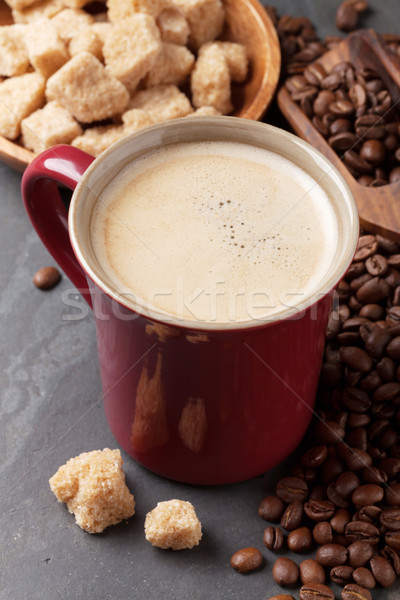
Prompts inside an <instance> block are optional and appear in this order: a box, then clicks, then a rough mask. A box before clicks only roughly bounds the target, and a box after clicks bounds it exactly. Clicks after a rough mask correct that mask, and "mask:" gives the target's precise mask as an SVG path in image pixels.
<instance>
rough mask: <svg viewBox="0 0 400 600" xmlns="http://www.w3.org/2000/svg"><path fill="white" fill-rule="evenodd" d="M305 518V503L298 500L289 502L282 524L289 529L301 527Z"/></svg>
mask: <svg viewBox="0 0 400 600" xmlns="http://www.w3.org/2000/svg"><path fill="white" fill-rule="evenodd" d="M302 518H303V504H302V503H301V502H299V501H298V500H296V501H295V502H292V503H291V504H289V505H288V506H287V508H286V510H285V512H284V513H283V515H282V518H281V526H282V527H283V528H284V529H287V530H288V531H292V530H293V529H297V528H298V527H300V524H301V521H302Z"/></svg>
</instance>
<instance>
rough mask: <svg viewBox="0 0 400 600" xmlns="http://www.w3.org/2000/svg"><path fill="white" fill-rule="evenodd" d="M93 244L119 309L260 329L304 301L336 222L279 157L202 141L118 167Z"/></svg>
mask: <svg viewBox="0 0 400 600" xmlns="http://www.w3.org/2000/svg"><path fill="white" fill-rule="evenodd" d="M90 235H91V243H92V247H93V250H94V254H95V256H96V258H97V262H98V264H99V265H100V267H101V269H102V270H103V271H104V274H105V277H106V278H107V279H108V280H109V282H110V285H111V287H113V289H114V290H115V291H116V292H117V293H120V294H121V296H122V297H123V298H124V299H125V300H127V301H129V299H130V300H131V301H132V302H134V303H135V304H139V305H143V306H146V307H147V309H148V310H149V311H151V312H152V313H153V314H155V315H157V314H159V315H162V318H163V319H167V320H168V318H169V317H173V318H174V319H180V320H185V319H191V320H194V321H198V322H199V324H200V325H201V324H202V323H207V322H214V323H232V322H244V321H251V320H252V319H254V320H257V321H260V320H261V321H262V320H268V319H271V318H274V317H276V316H277V315H278V314H279V313H281V312H282V311H285V310H287V309H288V308H291V307H296V305H297V304H298V303H299V302H304V301H305V300H307V299H309V298H310V297H311V296H312V295H313V294H315V293H316V291H317V290H321V282H322V283H323V282H324V281H325V280H327V277H328V275H329V274H330V271H331V269H332V266H333V263H334V260H335V254H336V251H337V245H338V223H337V217H336V214H335V210H334V207H333V205H332V202H331V201H330V200H329V198H328V195H327V193H326V191H325V190H324V189H323V188H322V187H321V185H320V184H319V183H318V182H317V181H316V180H315V179H313V178H312V177H311V176H310V175H308V174H307V173H306V172H305V171H304V170H302V169H301V168H300V167H299V166H297V165H296V164H294V163H293V162H291V161H290V160H289V159H288V158H285V157H283V156H281V155H279V154H277V153H274V152H272V151H270V150H266V149H263V148H257V147H254V146H251V145H249V144H244V143H240V142H238V143H234V142H221V141H212V142H205V141H203V142H201V141H200V142H194V143H190V142H189V143H181V144H170V145H167V146H165V147H163V148H160V149H157V150H154V151H151V152H149V153H146V154H144V155H143V156H142V157H140V159H138V160H136V161H135V162H134V163H133V164H130V165H128V166H126V167H125V168H124V169H122V170H121V171H120V172H119V173H118V174H117V175H116V176H114V177H113V179H112V181H111V182H110V183H109V184H108V185H107V186H106V187H105V188H104V189H103V190H102V192H101V194H100V196H99V199H98V201H97V202H96V204H95V206H94V210H93V214H92V218H91V224H90ZM322 289H323V285H322Z"/></svg>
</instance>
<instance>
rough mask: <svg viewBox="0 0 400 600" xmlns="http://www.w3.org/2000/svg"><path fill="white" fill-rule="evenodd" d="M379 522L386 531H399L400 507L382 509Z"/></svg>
mask: <svg viewBox="0 0 400 600" xmlns="http://www.w3.org/2000/svg"><path fill="white" fill-rule="evenodd" d="M379 520H380V523H381V525H383V526H384V527H385V528H386V529H387V530H388V531H400V506H393V507H391V508H384V509H383V510H382V512H381V513H380V516H379Z"/></svg>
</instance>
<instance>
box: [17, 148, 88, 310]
mask: <svg viewBox="0 0 400 600" xmlns="http://www.w3.org/2000/svg"><path fill="white" fill-rule="evenodd" d="M93 161H94V157H93V156H90V155H89V154H87V153H86V152H83V151H82V150H79V149H78V148H74V147H73V146H67V145H59V146H53V147H52V148H50V149H49V150H45V151H44V152H42V153H41V154H39V156H37V157H36V158H35V159H34V160H33V161H32V162H31V163H30V164H29V165H28V166H27V168H26V169H25V172H24V174H23V176H22V181H21V193H22V199H23V201H24V205H25V210H26V212H27V213H28V216H29V218H30V220H31V222H32V224H33V227H34V228H35V229H36V232H37V234H38V235H39V237H40V239H41V241H42V242H43V244H44V245H45V246H46V248H47V250H48V251H49V252H50V254H51V255H52V256H53V258H54V259H55V260H56V262H57V263H58V264H59V266H60V267H61V268H62V270H63V271H64V273H65V274H66V275H67V277H69V279H70V280H71V281H72V283H73V284H74V285H75V286H76V287H77V288H78V290H79V291H80V293H81V294H82V296H83V298H84V299H85V300H86V302H87V303H88V304H89V306H90V307H92V300H91V296H90V292H89V290H88V285H87V281H86V275H85V272H84V270H83V269H82V267H81V266H80V264H79V263H78V261H77V259H76V257H75V254H74V252H73V250H72V246H71V242H70V239H69V233H68V211H67V209H66V208H65V206H64V204H63V202H62V200H61V196H60V193H59V191H58V188H57V184H62V185H65V186H66V187H68V188H69V189H70V190H74V189H75V188H76V186H77V184H78V182H79V180H80V179H81V177H82V175H83V173H84V172H85V171H86V169H87V168H88V167H89V165H90V164H91V163H92V162H93Z"/></svg>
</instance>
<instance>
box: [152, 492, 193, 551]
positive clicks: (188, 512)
mask: <svg viewBox="0 0 400 600" xmlns="http://www.w3.org/2000/svg"><path fill="white" fill-rule="evenodd" d="M144 530H145V535H146V540H148V541H149V542H150V543H151V544H152V545H153V546H157V547H158V548H163V549H167V548H172V550H183V549H184V548H193V547H194V546H197V545H198V544H199V542H200V540H201V536H202V532H201V523H200V521H199V519H198V518H197V515H196V512H195V510H194V507H193V505H192V504H191V503H190V502H185V501H184V500H167V501H165V502H158V504H157V506H156V507H155V508H153V510H152V511H151V512H149V513H147V515H146V520H145V523H144Z"/></svg>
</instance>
